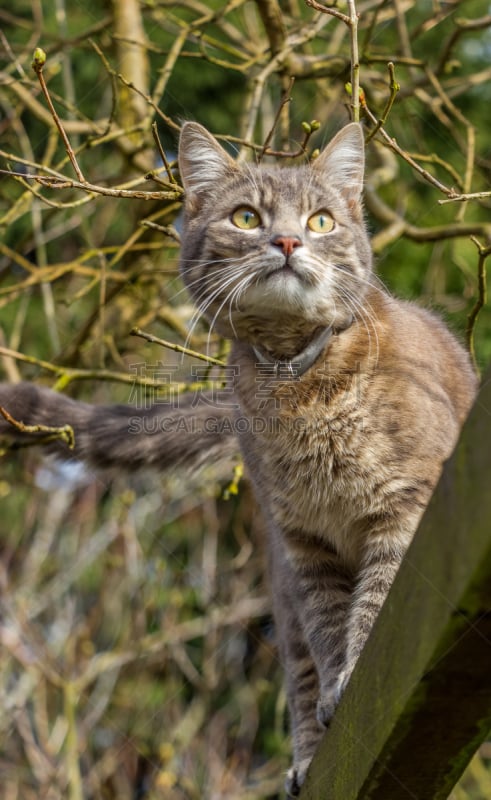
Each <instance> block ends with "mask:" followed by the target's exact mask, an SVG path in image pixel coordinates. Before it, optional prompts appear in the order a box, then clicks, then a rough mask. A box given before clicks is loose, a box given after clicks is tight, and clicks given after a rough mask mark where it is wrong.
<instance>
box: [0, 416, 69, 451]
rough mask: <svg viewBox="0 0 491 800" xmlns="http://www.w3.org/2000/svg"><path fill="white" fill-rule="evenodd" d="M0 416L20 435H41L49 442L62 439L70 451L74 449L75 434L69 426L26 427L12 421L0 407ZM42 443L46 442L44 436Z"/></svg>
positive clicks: (18, 421)
mask: <svg viewBox="0 0 491 800" xmlns="http://www.w3.org/2000/svg"><path fill="white" fill-rule="evenodd" d="M0 414H1V415H2V417H3V418H4V419H6V420H7V422H8V423H9V424H10V425H12V426H13V427H14V428H15V429H16V430H17V431H20V433H27V434H29V433H43V434H45V435H46V437H47V438H48V440H49V441H51V440H52V439H62V440H63V441H64V442H66V443H67V445H68V447H69V448H70V450H73V448H74V447H75V434H74V432H73V428H72V426H71V425H61V426H59V427H51V426H50V425H26V424H25V423H24V422H20V420H17V419H14V417H13V416H12V415H11V414H9V412H8V411H7V409H6V408H4V407H3V406H0ZM43 441H46V439H45V437H44V436H43Z"/></svg>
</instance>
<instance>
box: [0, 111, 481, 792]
mask: <svg viewBox="0 0 491 800" xmlns="http://www.w3.org/2000/svg"><path fill="white" fill-rule="evenodd" d="M179 168H180V174H181V178H182V182H183V186H184V189H185V211H184V223H183V234H182V250H181V261H180V268H181V273H182V276H183V278H184V281H185V283H186V285H187V287H188V290H189V291H190V293H191V295H192V296H193V298H194V300H195V301H196V304H197V308H198V310H199V312H200V313H202V314H204V315H205V316H206V317H208V319H209V321H210V325H211V328H212V329H213V330H215V331H216V332H218V333H220V334H222V335H224V336H226V337H228V338H230V339H231V340H232V349H231V354H230V361H229V365H230V367H229V371H228V372H229V387H228V390H227V395H226V397H225V400H227V402H222V401H220V398H218V397H217V396H216V395H215V396H212V395H210V396H208V397H205V398H204V399H205V400H207V402H205V403H195V402H193V398H192V397H190V396H185V397H184V398H183V399H182V400H180V402H179V405H178V407H176V408H173V409H167V410H164V409H163V407H162V406H161V405H157V406H154V407H152V408H150V409H147V410H144V409H143V410H142V409H140V410H137V409H135V408H132V407H131V406H91V405H89V404H85V403H81V402H77V401H75V400H72V399H70V398H67V397H63V396H61V395H58V394H55V393H53V392H50V391H49V390H47V389H44V388H40V387H36V386H34V385H31V384H18V385H14V386H7V385H2V386H1V387H0V405H2V406H4V407H6V408H7V409H8V410H10V412H11V413H12V414H13V416H15V417H16V419H18V420H19V419H20V420H22V421H23V422H25V423H45V424H49V425H57V424H58V425H61V424H65V423H69V424H70V425H72V427H73V429H74V432H75V448H74V451H73V455H74V456H75V457H76V458H81V459H86V460H88V461H90V462H91V463H92V464H95V465H96V466H98V467H108V466H120V467H126V468H137V467H140V466H146V467H148V466H154V467H157V468H159V469H166V468H171V467H173V466H174V465H176V464H178V463H183V464H193V463H199V462H201V463H202V462H206V461H207V460H210V459H212V458H215V457H216V458H220V457H222V456H223V455H224V454H229V453H232V452H233V451H234V450H235V448H236V446H237V445H236V442H237V440H238V442H239V444H240V450H241V453H242V456H243V459H244V462H245V465H246V468H247V472H248V475H249V479H250V481H251V483H252V486H253V490H254V494H255V497H256V499H257V502H258V504H259V507H260V509H261V513H262V517H263V519H264V524H265V528H266V530H267V539H268V553H269V573H270V583H271V592H272V602H273V613H274V618H275V624H276V631H277V640H278V648H279V654H280V659H281V662H282V666H283V670H284V673H285V681H286V692H287V699H288V706H289V713H290V720H291V730H292V744H293V765H292V767H291V769H290V770H289V772H288V774H287V780H286V785H287V791H288V792H289V794H290V795H292V796H295V795H298V793H299V791H300V787H301V785H302V783H303V781H304V778H305V775H306V771H307V768H308V765H309V763H310V761H311V758H312V756H313V753H314V751H315V749H316V746H317V744H318V742H319V739H320V737H321V735H322V731H323V728H325V727H326V726H327V725H329V721H330V719H331V718H332V715H333V713H334V710H335V708H336V705H337V704H338V702H339V700H340V698H341V696H342V694H343V691H344V689H345V687H346V685H347V683H348V681H349V678H350V675H351V673H352V671H353V668H354V666H355V664H356V661H357V659H358V656H359V654H360V652H361V650H362V648H363V646H364V643H365V641H366V639H367V637H368V635H369V632H370V630H371V628H372V625H373V623H374V620H375V618H376V617H377V614H378V612H379V610H380V608H381V606H382V603H383V602H384V599H385V597H386V595H387V592H388V590H389V588H390V586H391V584H392V581H393V579H394V576H395V574H396V572H397V569H398V567H399V564H400V562H401V559H402V558H403V556H404V553H405V551H406V549H407V547H408V545H409V543H410V541H411V538H412V536H413V534H414V532H415V530H416V528H417V525H418V522H419V520H420V518H421V516H422V513H423V511H424V509H425V507H426V505H427V503H428V500H429V498H430V496H431V494H432V491H433V489H434V487H435V485H436V483H437V481H438V478H439V475H440V473H441V470H442V465H443V463H444V461H445V460H446V459H447V458H448V456H449V455H450V453H451V452H452V449H453V447H454V445H455V443H456V440H457V437H458V434H459V430H460V427H461V425H462V423H463V421H464V419H465V417H466V415H467V413H468V410H469V408H470V405H471V403H472V400H473V397H474V395H475V391H476V377H475V375H474V372H473V370H472V367H471V364H470V360H469V358H468V355H467V354H466V352H465V351H464V349H463V348H462V347H461V346H460V344H459V343H458V342H457V340H456V339H455V338H454V337H453V335H452V334H450V333H449V331H448V330H447V329H446V327H445V326H444V324H443V323H442V322H441V321H440V320H439V319H438V318H437V317H436V316H434V315H433V314H432V313H430V312H428V311H426V310H423V309H421V308H419V307H417V306H416V305H414V304H410V303H407V302H403V301H400V300H397V299H394V298H393V297H391V296H390V295H389V294H388V293H387V292H386V291H385V290H384V289H383V288H381V286H380V284H379V282H378V281H377V279H376V278H375V277H374V275H373V272H372V255H371V249H370V242H369V237H368V234H367V229H366V225H365V220H364V213H363V207H362V191H363V181H364V141H363V132H362V127H361V125H360V124H358V123H349V124H348V125H346V126H345V127H344V128H343V129H342V130H341V131H340V132H339V133H338V134H337V135H336V136H335V137H334V138H333V140H332V141H331V142H330V143H329V145H328V146H327V147H326V148H325V149H324V150H323V151H322V152H321V154H320V155H319V156H318V158H317V159H315V160H313V161H312V162H311V163H309V164H304V165H302V166H296V167H275V166H263V165H259V166H258V165H255V164H249V163H244V164H239V163H237V162H236V161H234V160H233V159H232V157H231V156H229V155H228V154H227V152H226V151H225V150H224V149H223V148H222V147H221V145H220V144H219V143H218V142H217V141H216V140H215V139H214V138H213V137H212V136H211V135H210V134H209V133H208V132H207V131H206V130H205V129H204V128H203V127H202V126H200V125H198V124H197V123H193V122H188V123H185V124H184V126H183V128H182V131H181V136H180V144H179ZM231 399H232V400H233V402H230V401H231ZM222 400H223V398H222ZM143 422H145V425H143V424H142V423H143ZM0 423H1V424H0V432H1V433H2V434H3V435H4V434H6V433H8V432H9V424H8V423H7V421H4V420H2V419H1V418H0ZM186 430H187V431H192V435H186V432H185V431H186ZM182 431H184V433H183V432H182ZM10 433H11V435H12V436H14V437H16V438H17V439H22V438H25V437H26V436H27V434H21V433H19V432H15V431H13V430H12V429H11V428H10ZM49 447H50V448H51V449H52V450H55V451H56V452H58V453H60V454H61V453H62V452H63V447H64V446H63V444H61V443H56V442H53V443H51V444H50V445H49ZM65 451H66V448H65ZM65 456H66V452H65Z"/></svg>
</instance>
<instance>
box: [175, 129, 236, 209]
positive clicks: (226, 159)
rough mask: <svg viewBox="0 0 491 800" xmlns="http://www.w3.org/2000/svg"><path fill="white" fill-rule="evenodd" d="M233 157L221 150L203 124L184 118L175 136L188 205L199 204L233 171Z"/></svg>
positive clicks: (234, 169) (234, 166) (234, 168)
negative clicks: (177, 140) (178, 137)
mask: <svg viewBox="0 0 491 800" xmlns="http://www.w3.org/2000/svg"><path fill="white" fill-rule="evenodd" d="M236 170H237V166H236V164H235V161H234V160H233V158H231V157H230V156H229V155H228V153H226V152H225V150H224V149H223V147H221V146H220V145H219V144H218V142H217V140H216V139H214V137H213V136H212V135H211V134H210V133H208V131H207V130H206V128H203V126H202V125H199V124H198V123H197V122H185V123H184V125H183V126H182V130H181V136H180V139H179V171H180V173H181V180H182V184H183V186H184V191H185V193H186V204H187V205H188V206H196V205H199V201H200V198H201V197H202V196H203V195H205V194H207V193H208V192H210V190H213V191H215V192H216V190H217V187H219V186H220V184H221V183H222V181H223V179H224V178H225V177H226V176H227V175H229V174H230V172H231V171H234V172H235V171H236Z"/></svg>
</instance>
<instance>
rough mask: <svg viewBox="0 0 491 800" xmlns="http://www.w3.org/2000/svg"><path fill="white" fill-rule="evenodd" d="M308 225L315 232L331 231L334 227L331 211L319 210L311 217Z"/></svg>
mask: <svg viewBox="0 0 491 800" xmlns="http://www.w3.org/2000/svg"><path fill="white" fill-rule="evenodd" d="M307 225H308V226H309V228H310V230H311V231H313V232H314V233H329V232H330V231H332V229H333V228H334V220H333V218H332V217H331V215H330V213H329V211H317V213H316V214H312V216H311V217H309V219H308V220H307Z"/></svg>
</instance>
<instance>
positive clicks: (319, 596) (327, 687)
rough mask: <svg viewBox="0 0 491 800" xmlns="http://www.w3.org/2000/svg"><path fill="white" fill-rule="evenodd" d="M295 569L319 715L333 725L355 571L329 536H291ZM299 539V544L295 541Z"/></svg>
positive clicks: (299, 608)
mask: <svg viewBox="0 0 491 800" xmlns="http://www.w3.org/2000/svg"><path fill="white" fill-rule="evenodd" d="M287 541H288V552H289V556H290V559H291V563H292V565H293V566H292V568H291V569H292V571H293V572H294V575H295V595H296V597H295V603H296V608H297V609H298V614H299V618H300V621H301V627H302V630H303V634H304V637H305V640H306V642H307V645H308V648H309V650H310V653H311V656H312V659H313V661H314V663H315V665H316V669H317V675H318V679H319V699H318V703H317V718H318V720H319V722H321V723H322V725H328V724H329V720H330V719H331V717H332V715H333V713H334V709H335V707H336V704H337V700H338V696H337V682H338V678H339V675H340V673H341V671H342V670H343V669H344V666H345V662H346V648H347V643H348V640H347V624H348V618H349V611H350V607H351V604H352V597H353V576H352V575H351V573H349V572H348V571H347V570H346V567H345V566H344V564H343V563H342V561H341V559H340V558H339V556H338V555H337V553H336V552H335V551H334V550H332V549H331V548H329V547H328V546H327V545H326V544H325V543H324V542H319V541H315V542H314V541H310V542H309V541H306V540H305V537H304V536H299V537H298V539H296V538H295V536H294V535H289V536H288V540H287ZM297 542H298V544H296V543H297Z"/></svg>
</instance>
